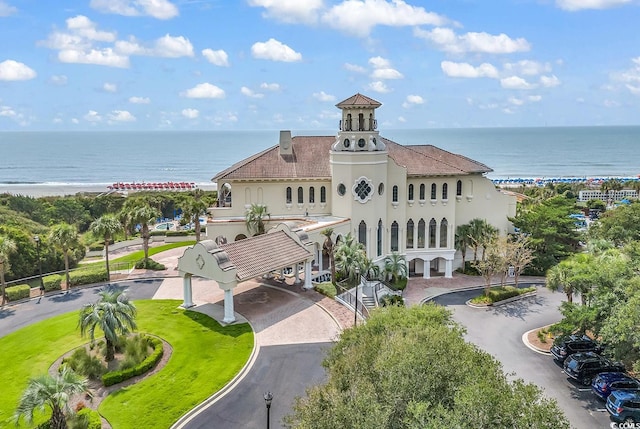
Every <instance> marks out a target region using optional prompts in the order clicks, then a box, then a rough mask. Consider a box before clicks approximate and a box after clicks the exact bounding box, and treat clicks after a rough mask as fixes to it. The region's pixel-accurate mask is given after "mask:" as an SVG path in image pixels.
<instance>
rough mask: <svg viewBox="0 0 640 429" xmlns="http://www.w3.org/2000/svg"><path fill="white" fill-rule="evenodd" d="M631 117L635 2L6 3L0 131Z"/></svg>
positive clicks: (501, 123)
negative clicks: (360, 99) (344, 119)
mask: <svg viewBox="0 0 640 429" xmlns="http://www.w3.org/2000/svg"><path fill="white" fill-rule="evenodd" d="M356 93H362V94H365V95H367V96H369V97H371V98H373V99H375V100H377V101H379V102H381V103H382V107H380V108H379V109H378V110H377V114H376V117H377V119H378V128H379V129H381V130H382V128H383V127H384V128H387V129H423V128H473V127H527V126H533V127H536V126H589V125H640V1H638V0H432V1H419V0H406V1H403V0H63V1H60V0H55V1H53V0H0V131H7V130H9V131H20V130H31V131H55V130H59V131H73V130H83V131H84V130H96V131H104V130H278V129H292V130H316V129H317V130H336V131H337V128H338V121H339V119H340V111H339V110H338V109H337V108H336V107H335V105H336V104H337V103H339V102H340V101H342V100H344V99H346V98H348V97H350V96H352V95H353V94H356Z"/></svg>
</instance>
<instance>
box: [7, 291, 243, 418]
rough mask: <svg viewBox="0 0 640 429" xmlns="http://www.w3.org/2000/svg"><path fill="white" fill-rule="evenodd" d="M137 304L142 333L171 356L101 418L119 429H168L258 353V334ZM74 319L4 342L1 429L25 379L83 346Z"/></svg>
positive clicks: (118, 396) (172, 308)
mask: <svg viewBox="0 0 640 429" xmlns="http://www.w3.org/2000/svg"><path fill="white" fill-rule="evenodd" d="M135 304H136V306H137V307H138V318H137V323H138V328H139V329H138V330H139V331H140V332H149V333H153V334H155V335H158V336H160V337H162V338H164V339H165V340H166V341H168V342H169V343H170V344H171V345H172V347H173V354H172V356H171V359H170V360H169V362H168V363H167V365H166V366H165V367H164V368H163V369H162V371H160V372H158V373H157V374H154V375H153V376H151V377H149V378H147V379H145V380H143V381H142V382H140V383H138V384H135V385H133V386H129V387H128V388H125V389H122V390H120V391H117V392H114V393H113V394H112V395H110V396H109V397H107V398H106V399H105V400H104V402H103V403H102V404H101V406H100V408H99V411H100V413H101V414H103V415H104V416H105V417H106V418H107V419H108V420H109V422H110V423H111V424H112V426H113V428H114V429H122V428H136V429H143V428H167V427H169V426H171V424H172V423H174V422H175V421H176V420H177V419H178V418H179V417H180V416H181V415H182V414H184V413H185V412H187V411H188V410H189V409H191V408H193V406H195V405H196V404H198V403H200V402H202V401H203V400H204V399H206V398H207V397H208V396H210V395H211V394H212V393H214V392H215V391H217V390H219V389H220V388H221V387H223V386H224V385H225V384H226V383H227V382H228V381H229V380H231V378H233V376H235V375H236V374H237V373H238V371H239V370H240V369H241V368H242V367H243V365H244V364H245V363H246V361H247V360H248V358H249V355H250V354H251V351H252V350H253V333H252V332H251V328H250V326H249V325H248V324H239V325H232V326H228V327H221V326H220V325H219V324H218V323H217V322H216V321H215V320H213V319H211V318H209V317H208V316H205V315H202V314H200V313H197V312H194V311H185V310H182V309H179V308H178V306H179V305H180V304H181V301H177V300H146V301H136V302H135ZM77 317H78V313H77V312H72V313H68V314H64V315H61V316H57V317H54V318H52V319H49V320H46V321H43V322H40V323H37V324H34V325H31V326H28V327H26V328H24V329H21V330H20V331H17V332H15V333H13V334H10V335H8V336H6V337H3V338H0V350H2V357H3V376H4V377H3V378H4V380H3V389H2V390H3V394H2V395H0V427H5V426H9V419H10V418H11V416H12V415H13V412H14V410H15V407H16V406H17V404H18V401H19V398H20V395H21V393H22V391H23V389H24V387H25V386H26V383H27V380H28V378H29V377H31V376H33V375H36V374H40V373H43V372H45V371H46V370H47V368H48V367H49V365H50V364H51V363H53V362H54V361H55V360H56V359H57V358H58V357H59V356H61V355H62V354H64V353H65V352H66V351H68V350H69V349H71V348H73V347H75V346H78V345H80V344H82V343H83V342H85V341H86V340H83V339H81V338H80V335H79V333H78V330H77V329H76V327H77ZM132 410H135V411H132Z"/></svg>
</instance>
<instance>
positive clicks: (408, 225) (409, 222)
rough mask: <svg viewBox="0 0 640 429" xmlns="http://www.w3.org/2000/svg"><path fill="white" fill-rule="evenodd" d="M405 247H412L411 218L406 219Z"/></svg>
mask: <svg viewBox="0 0 640 429" xmlns="http://www.w3.org/2000/svg"><path fill="white" fill-rule="evenodd" d="M407 249H413V219H409V220H408V221H407Z"/></svg>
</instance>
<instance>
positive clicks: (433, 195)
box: [431, 183, 436, 200]
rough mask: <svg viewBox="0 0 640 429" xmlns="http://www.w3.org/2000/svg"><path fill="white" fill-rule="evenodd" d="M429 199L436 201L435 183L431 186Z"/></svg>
mask: <svg viewBox="0 0 640 429" xmlns="http://www.w3.org/2000/svg"><path fill="white" fill-rule="evenodd" d="M431 199H432V200H435V199H436V184H435V183H432V184H431Z"/></svg>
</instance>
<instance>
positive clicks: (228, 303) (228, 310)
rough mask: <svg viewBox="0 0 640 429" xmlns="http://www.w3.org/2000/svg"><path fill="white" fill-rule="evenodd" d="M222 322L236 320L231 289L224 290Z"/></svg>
mask: <svg viewBox="0 0 640 429" xmlns="http://www.w3.org/2000/svg"><path fill="white" fill-rule="evenodd" d="M222 321H223V322H224V323H233V322H235V321H236V316H235V312H234V311H233V289H227V290H225V291H224V319H222Z"/></svg>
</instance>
